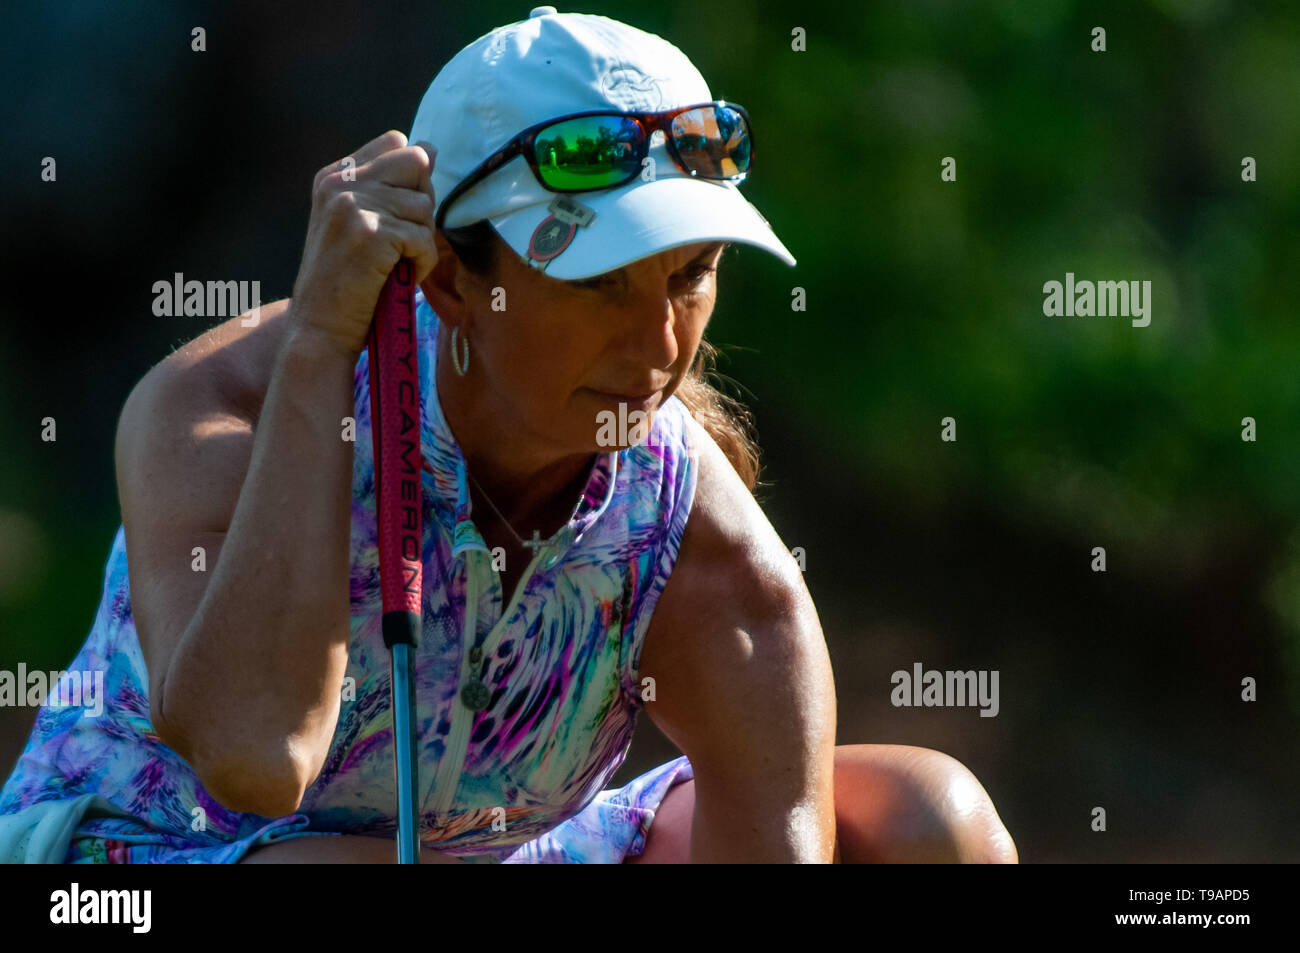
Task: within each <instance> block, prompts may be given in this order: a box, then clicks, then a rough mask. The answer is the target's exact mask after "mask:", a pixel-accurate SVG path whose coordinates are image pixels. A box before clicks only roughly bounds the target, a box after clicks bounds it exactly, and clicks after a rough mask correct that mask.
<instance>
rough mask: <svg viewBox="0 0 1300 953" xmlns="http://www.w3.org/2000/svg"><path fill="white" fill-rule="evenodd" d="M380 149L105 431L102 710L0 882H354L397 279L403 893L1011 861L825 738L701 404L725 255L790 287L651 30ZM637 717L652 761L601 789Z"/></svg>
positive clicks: (547, 60) (327, 185) (538, 25)
mask: <svg viewBox="0 0 1300 953" xmlns="http://www.w3.org/2000/svg"><path fill="white" fill-rule="evenodd" d="M410 138H411V141H412V142H413V143H417V144H412V145H408V143H407V138H406V137H405V136H403V135H402V134H401V133H396V132H389V133H387V134H385V135H383V136H380V137H379V138H377V139H375V140H374V141H372V142H370V143H368V144H366V145H365V146H363V147H362V148H360V149H359V150H357V152H356V153H354V154H353V155H351V156H348V157H347V158H345V159H343V160H341V161H338V162H334V163H331V164H330V165H328V166H326V167H325V168H323V169H321V171H320V172H318V173H317V175H316V179H315V183H314V186H313V189H314V191H313V204H312V213H311V221H310V223H309V225H308V229H307V239H306V245H305V249H304V252H303V259H302V265H301V269H300V271H299V274H298V278H297V281H296V283H295V286H294V293H293V297H292V299H291V300H286V301H279V302H276V303H274V304H271V305H267V306H265V307H263V308H261V309H260V312H259V313H258V314H257V315H256V316H254V315H245V316H241V317H240V318H237V319H232V320H230V321H228V322H227V323H225V324H223V325H220V326H218V327H216V328H214V329H213V330H211V331H209V332H207V333H206V334H204V335H202V336H200V337H199V338H197V339H195V340H194V341H192V342H190V343H189V344H188V345H187V346H185V347H184V348H182V349H180V350H179V351H177V352H176V353H175V354H173V355H171V356H169V357H168V358H167V359H166V360H164V361H163V362H162V363H161V364H159V365H158V366H157V367H155V368H154V369H153V370H151V371H150V372H149V373H148V374H147V375H146V376H145V377H144V378H143V379H142V381H141V382H140V383H139V384H138V385H137V386H136V387H135V389H134V390H133V391H132V393H131V396H130V397H129V398H128V400H127V402H126V405H125V407H124V409H123V411H122V416H121V420H120V422H119V429H118V439H117V448H116V453H117V476H118V483H119V491H120V498H121V505H122V515H123V526H122V528H121V529H120V530H119V531H118V534H117V538H116V540H115V543H114V546H113V550H112V553H111V555H110V557H109V562H108V566H107V571H106V580H105V590H104V597H103V602H102V604H101V606H100V609H99V614H98V616H97V618H96V620H95V625H94V629H93V631H92V632H91V634H90V637H89V639H88V640H87V642H86V644H85V646H84V648H83V649H82V651H81V653H80V654H79V656H78V657H77V659H76V660H75V661H74V663H73V664H72V666H71V668H73V669H78V670H95V669H102V670H103V671H104V672H105V673H106V689H107V695H108V699H107V704H106V706H105V708H104V711H103V714H102V715H101V716H99V717H90V716H89V714H88V713H87V712H85V711H84V710H81V709H77V708H54V707H44V708H42V709H41V711H40V713H39V716H38V719H37V722H36V725H35V728H34V729H33V732H32V735H31V738H30V741H29V743H28V745H27V747H26V749H25V750H24V752H23V754H22V757H21V758H20V760H19V762H18V765H17V767H16V769H15V771H14V773H13V775H12V776H11V777H10V778H9V781H8V783H7V784H6V786H5V787H4V790H3V793H2V794H0V814H3V815H4V817H3V818H0V822H2V823H0V848H3V847H4V845H6V844H7V845H8V848H7V849H8V850H9V852H10V855H11V856H10V857H9V858H7V859H14V858H13V857H12V854H13V853H14V852H15V851H21V854H22V856H21V857H19V858H18V859H28V860H47V861H55V862H61V861H69V862H78V861H91V862H132V863H136V862H217V863H233V862H237V861H249V862H259V861H260V862H285V861H303V860H307V861H327V862H347V861H391V860H393V859H394V855H395V851H394V848H393V838H394V829H395V819H394V792H393V786H394V772H393V760H392V758H393V754H392V751H393V737H392V711H391V708H390V693H389V666H388V652H387V649H386V648H385V645H384V642H383V638H382V633H381V628H380V617H381V609H382V607H381V600H380V590H379V577H378V567H377V557H376V548H377V523H376V520H377V517H376V508H375V485H374V484H375V480H374V476H375V468H374V461H373V458H372V451H371V439H372V434H371V420H370V415H369V408H370V395H369V380H368V379H369V375H368V353H367V349H366V344H367V333H368V330H369V327H370V324H371V321H372V318H373V314H374V310H375V305H376V301H377V299H378V297H379V294H380V290H381V287H382V286H383V284H384V281H385V278H386V277H387V275H388V274H389V272H390V271H391V270H392V269H393V267H394V265H395V264H396V263H397V262H398V260H399V259H401V258H407V259H410V260H411V261H412V262H413V263H414V265H415V272H416V276H417V279H418V282H419V286H420V293H419V295H418V296H417V300H416V317H417V323H418V342H419V374H420V381H421V402H422V407H421V412H420V419H419V421H418V426H419V428H420V437H421V445H422V456H423V459H422V461H421V462H422V467H423V470H422V481H421V484H420V494H421V499H420V501H419V502H420V505H421V506H422V507H423V511H422V512H423V519H424V540H423V551H422V553H421V559H422V565H423V587H424V589H423V606H422V608H423V631H422V633H421V641H420V645H419V647H418V650H417V654H416V663H415V673H416V674H415V682H416V699H417V703H416V709H415V725H416V730H417V738H418V743H417V747H416V754H417V756H418V763H419V768H420V772H419V780H420V788H419V791H418V800H417V806H418V814H419V819H420V825H419V827H420V839H421V850H422V860H423V861H425V862H459V861H479V862H508V863H520V862H524V863H535V862H600V863H619V862H622V861H624V860H628V859H632V860H637V861H670V862H687V861H692V862H702V861H802V862H830V861H832V860H833V859H834V860H841V861H845V862H848V861H866V860H894V859H897V860H904V859H920V860H924V859H954V860H988V861H1003V860H1006V861H1010V860H1014V859H1015V857H1016V855H1015V847H1014V845H1013V844H1012V841H1011V838H1010V837H1009V836H1008V834H1007V832H1006V830H1005V828H1004V827H1003V825H1002V824H1001V822H1000V821H999V819H998V817H997V814H996V812H995V811H994V809H993V806H992V804H991V803H990V802H989V799H988V797H987V795H986V794H985V792H984V791H983V789H982V788H981V787H980V785H979V783H978V781H976V780H975V778H974V777H973V776H972V775H971V774H970V772H969V771H967V770H966V769H965V768H964V767H962V766H961V765H960V764H959V763H958V762H956V761H954V760H953V759H951V758H949V757H947V756H945V755H942V754H940V753H938V752H935V751H930V750H928V749H921V748H907V747H902V746H893V745H850V746H842V747H836V745H835V695H834V687H833V684H832V677H831V669H830V665H829V661H828V657H827V651H826V646H825V642H824V640H823V637H822V633H821V629H820V627H819V624H818V621H817V615H816V612H815V611H814V608H813V605H812V602H811V600H810V598H809V595H808V592H807V589H806V588H805V586H804V583H803V579H802V576H801V574H800V571H799V569H798V567H797V565H796V564H795V562H794V560H793V558H792V557H791V556H790V554H789V553H788V551H787V549H786V547H785V546H784V545H783V544H782V542H781V541H780V539H779V538H778V537H777V535H776V533H775V532H774V531H773V529H772V527H771V525H770V524H769V523H768V521H767V519H766V518H765V517H764V515H763V513H762V511H761V510H760V509H759V507H758V505H757V503H756V502H755V500H754V498H753V496H752V494H751V492H750V490H751V489H752V487H753V486H754V484H755V481H756V477H757V465H756V454H755V449H754V447H753V445H752V444H751V443H750V441H749V439H748V437H747V436H746V431H745V428H744V427H743V426H742V425H741V424H740V423H738V422H737V421H738V420H741V421H743V417H740V416H736V415H735V414H734V408H733V407H732V406H731V405H730V404H729V403H728V402H727V401H725V400H723V399H722V398H721V397H720V396H719V395H718V394H717V393H716V392H714V391H713V390H712V389H711V388H710V387H709V386H708V385H707V384H706V383H705V381H704V379H703V374H704V371H705V367H706V364H707V357H708V349H707V345H706V344H705V343H704V341H703V335H704V331H705V328H706V326H707V324H708V322H709V318H710V316H711V314H712V312H713V307H714V302H715V298H716V289H717V285H716V272H717V268H718V264H719V261H720V260H721V257H722V254H723V252H724V250H725V248H726V247H727V246H728V245H729V244H730V243H732V242H739V243H742V244H748V245H753V246H757V247H759V248H763V249H766V250H767V251H769V252H771V253H773V254H774V255H776V256H777V257H779V258H780V259H782V260H783V261H784V262H786V263H787V264H790V265H793V264H794V259H793V257H792V256H791V255H790V253H789V252H788V251H787V250H786V248H785V246H784V245H782V244H781V242H780V240H779V239H778V238H777V237H776V236H775V234H773V232H772V230H771V229H770V227H768V225H767V223H766V222H765V221H764V219H763V218H762V217H761V216H760V215H759V214H758V213H757V211H755V209H754V208H753V207H752V206H751V205H750V204H749V203H748V202H747V201H746V200H745V199H744V198H743V197H742V196H741V194H740V192H739V190H738V188H737V186H738V184H739V183H740V181H741V180H742V179H743V178H744V176H745V174H746V173H747V172H748V171H749V170H750V166H751V161H752V159H753V156H754V133H753V129H752V127H751V124H750V119H749V116H748V114H747V113H746V111H745V110H744V109H743V108H742V107H740V106H737V105H735V104H732V103H727V102H723V101H720V100H715V99H714V98H713V96H712V95H711V94H710V92H709V89H708V87H707V86H706V84H705V82H704V80H703V78H702V77H701V76H700V74H699V72H698V71H697V70H696V69H695V67H694V66H693V65H692V64H691V63H690V61H689V60H688V59H687V58H686V57H685V56H684V55H683V54H682V53H681V52H680V51H679V50H677V49H676V48H675V47H674V46H672V45H671V44H669V43H667V42H666V41H664V40H663V39H661V38H659V37H657V36H653V35H650V34H647V33H643V32H641V31H639V30H635V29H633V28H631V27H629V26H626V25H624V24H622V23H619V22H616V21H613V20H609V19H606V18H604V17H598V16H587V15H579V14H557V13H556V12H555V10H554V8H551V7H539V8H537V9H535V10H533V11H532V14H531V15H530V17H529V18H528V19H526V20H524V21H522V22H520V23H515V24H511V25H509V26H506V27H502V28H500V29H498V30H495V31H493V32H492V33H490V34H488V35H486V36H484V37H482V38H480V39H479V40H477V41H476V42H474V43H473V44H471V45H470V46H468V47H467V48H465V49H464V50H462V51H461V52H460V53H459V54H457V56H456V57H454V58H453V59H452V61H451V62H450V63H449V64H448V65H447V66H446V67H445V68H444V69H443V70H442V71H441V72H440V73H439V75H438V77H437V78H436V79H435V80H434V82H433V84H432V86H431V87H430V89H429V91H428V93H427V94H426V96H425V97H424V100H423V102H422V104H421V106H420V109H419V112H418V114H417V116H416V119H415V123H414V127H413V129H412V132H411V137H410ZM418 143H423V145H421V144H418ZM254 318H256V319H254ZM415 424H416V422H415V421H412V426H414V425H415ZM128 553H129V554H130V568H129V571H128V565H127V555H128ZM642 709H644V710H645V711H646V712H647V713H648V714H649V716H650V717H651V719H653V721H654V722H655V724H656V725H658V726H659V727H660V728H661V729H662V730H663V731H664V733H665V734H666V735H667V736H668V737H669V738H671V739H672V740H673V742H675V743H676V744H677V746H678V747H679V748H680V749H681V750H682V751H684V752H685V753H686V754H685V756H683V757H679V758H677V759H675V760H673V761H670V762H668V763H667V764H665V765H662V766H660V767H659V768H656V769H655V770H653V771H650V772H649V773H647V774H644V775H642V776H641V777H639V778H637V779H635V780H634V781H632V782H631V783H629V784H627V785H626V786H624V787H622V788H619V789H606V788H605V785H606V783H607V782H608V781H609V780H610V778H611V777H612V776H613V775H614V773H615V771H616V770H617V769H618V768H619V766H620V765H621V764H622V762H623V758H624V756H625V754H626V751H627V748H628V745H629V744H630V742H631V738H632V730H633V727H634V725H635V723H636V718H637V715H638V714H639V712H640V711H641V710H642ZM15 845H20V846H15Z"/></svg>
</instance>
